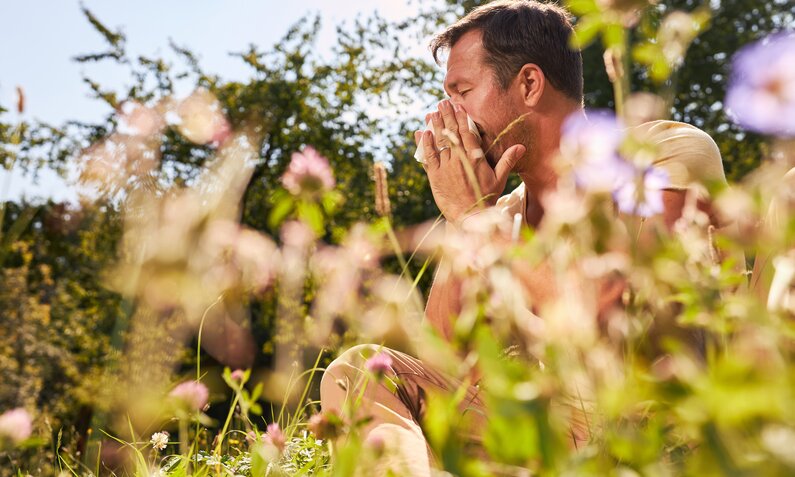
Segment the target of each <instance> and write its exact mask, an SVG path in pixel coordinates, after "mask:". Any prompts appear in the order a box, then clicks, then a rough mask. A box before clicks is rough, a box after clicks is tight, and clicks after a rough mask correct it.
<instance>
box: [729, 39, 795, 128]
mask: <svg viewBox="0 0 795 477" xmlns="http://www.w3.org/2000/svg"><path fill="white" fill-rule="evenodd" d="M726 108H727V110H728V113H729V115H730V116H731V117H732V118H733V119H734V120H735V121H736V122H737V123H739V124H740V125H741V126H742V127H744V128H745V129H749V130H751V131H757V132H760V133H766V134H773V135H777V136H795V32H786V33H778V34H774V35H771V36H768V37H767V38H764V39H762V40H760V41H757V42H756V43H753V44H751V45H749V46H746V47H745V48H743V49H742V50H740V51H739V52H738V53H737V55H736V56H735V57H734V63H733V66H732V76H731V80H730V81H729V89H728V92H727V94H726Z"/></svg>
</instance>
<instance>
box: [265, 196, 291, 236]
mask: <svg viewBox="0 0 795 477" xmlns="http://www.w3.org/2000/svg"><path fill="white" fill-rule="evenodd" d="M294 208H295V200H294V199H293V198H292V196H289V195H285V196H283V197H282V198H281V199H279V200H278V201H277V202H276V205H275V206H274V207H273V210H271V213H270V216H269V217H268V225H269V226H270V227H271V228H272V229H275V228H276V227H278V226H279V224H281V223H282V222H283V221H284V219H285V218H286V217H287V216H288V215H289V214H290V213H291V212H292V211H293V209H294Z"/></svg>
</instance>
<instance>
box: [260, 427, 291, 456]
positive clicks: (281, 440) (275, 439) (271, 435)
mask: <svg viewBox="0 0 795 477" xmlns="http://www.w3.org/2000/svg"><path fill="white" fill-rule="evenodd" d="M264 440H265V442H267V443H270V444H273V446H274V447H276V448H277V449H279V452H281V451H283V450H284V447H285V446H286V445H287V438H286V437H285V436H284V432H282V429H281V428H280V427H279V424H278V423H275V422H274V423H273V424H268V427H267V428H266V430H265V438H264Z"/></svg>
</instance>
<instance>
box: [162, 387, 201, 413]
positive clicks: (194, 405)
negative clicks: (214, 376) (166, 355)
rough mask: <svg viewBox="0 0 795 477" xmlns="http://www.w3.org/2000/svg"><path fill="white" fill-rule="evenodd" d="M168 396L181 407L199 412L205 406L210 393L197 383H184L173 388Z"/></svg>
mask: <svg viewBox="0 0 795 477" xmlns="http://www.w3.org/2000/svg"><path fill="white" fill-rule="evenodd" d="M169 396H171V397H172V398H174V400H176V401H177V403H179V404H180V405H181V406H182V407H185V408H187V409H190V410H191V411H201V410H202V409H204V407H205V406H206V405H207V400H208V398H209V396H210V392H209V391H208V390H207V386H205V385H204V384H202V383H200V382H197V381H185V382H184V383H180V384H178V385H177V387H175V388H174V389H173V390H172V391H171V392H170V393H169Z"/></svg>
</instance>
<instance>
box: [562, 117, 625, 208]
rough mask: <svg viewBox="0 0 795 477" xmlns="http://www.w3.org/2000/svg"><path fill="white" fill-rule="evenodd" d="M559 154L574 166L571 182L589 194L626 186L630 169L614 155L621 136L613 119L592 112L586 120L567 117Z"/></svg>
mask: <svg viewBox="0 0 795 477" xmlns="http://www.w3.org/2000/svg"><path fill="white" fill-rule="evenodd" d="M562 132H563V137H562V138H561V143H560V151H561V154H562V155H563V157H564V159H566V160H567V161H569V162H570V163H571V164H573V165H574V180H575V181H576V183H577V185H578V186H579V187H582V188H583V189H585V190H587V191H590V192H613V191H614V190H616V189H617V188H618V187H620V186H621V185H622V184H624V183H625V182H627V181H628V180H629V179H630V178H631V177H632V173H633V168H632V165H631V164H629V163H628V162H626V161H625V160H624V159H622V158H621V157H620V156H619V154H618V147H619V146H620V145H621V143H622V142H623V140H624V133H623V132H622V131H621V129H620V124H619V122H618V120H617V119H616V117H615V115H613V114H612V113H609V112H603V111H595V112H591V113H589V114H588V117H587V118H586V117H585V116H583V115H582V114H574V115H571V116H569V117H568V118H567V119H566V121H565V122H564V124H563V128H562Z"/></svg>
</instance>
